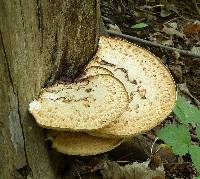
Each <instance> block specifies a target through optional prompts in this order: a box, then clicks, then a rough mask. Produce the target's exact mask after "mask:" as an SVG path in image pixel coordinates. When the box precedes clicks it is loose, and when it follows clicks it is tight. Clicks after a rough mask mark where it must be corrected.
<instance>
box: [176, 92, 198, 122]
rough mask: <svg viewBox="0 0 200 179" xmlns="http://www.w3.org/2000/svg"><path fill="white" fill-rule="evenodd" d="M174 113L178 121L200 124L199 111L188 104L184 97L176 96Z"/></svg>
mask: <svg viewBox="0 0 200 179" xmlns="http://www.w3.org/2000/svg"><path fill="white" fill-rule="evenodd" d="M173 111H174V113H175V114H176V116H177V117H178V119H179V120H180V121H181V122H182V123H184V124H188V123H199V124H200V110H198V108H197V107H195V106H193V105H191V104H189V103H188V102H187V101H186V99H185V98H184V97H181V96H179V95H178V96H177V101H176V106H175V108H174V110H173Z"/></svg>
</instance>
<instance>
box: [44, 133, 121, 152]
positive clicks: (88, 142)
mask: <svg viewBox="0 0 200 179" xmlns="http://www.w3.org/2000/svg"><path fill="white" fill-rule="evenodd" d="M47 136H48V138H50V139H51V140H52V143H53V144H52V147H53V148H55V149H56V150H57V151H58V152H61V153H64V154H68V155H80V156H88V155H96V154H100V153H104V152H107V151H110V150H112V149H114V148H115V147H117V146H119V145H120V144H121V143H122V141H123V140H122V139H117V138H116V139H112V138H102V137H95V136H91V135H88V134H85V133H83V132H61V131H55V130H51V131H49V132H48V133H47Z"/></svg>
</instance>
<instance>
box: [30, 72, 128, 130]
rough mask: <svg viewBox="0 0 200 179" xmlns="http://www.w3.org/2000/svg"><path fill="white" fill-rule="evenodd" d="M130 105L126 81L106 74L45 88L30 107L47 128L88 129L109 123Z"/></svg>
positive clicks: (38, 120) (31, 111)
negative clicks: (122, 81) (123, 81)
mask: <svg viewBox="0 0 200 179" xmlns="http://www.w3.org/2000/svg"><path fill="white" fill-rule="evenodd" d="M119 103H120V105H119ZM127 105H128V94H127V92H126V90H125V87H124V85H123V84H122V83H121V82H120V81H119V80H118V79H116V78H114V77H113V76H110V75H107V74H104V75H95V76H90V77H88V78H85V79H83V80H81V81H79V82H77V83H73V84H56V85H54V86H51V87H48V88H45V89H44V90H43V91H42V93H41V95H40V96H39V98H38V99H37V100H34V101H33V102H31V103H30V104H29V111H30V113H31V114H32V115H33V116H34V118H35V119H36V122H37V123H38V124H39V125H40V126H42V127H44V128H49V129H57V130H78V131H85V130H86V131H87V130H92V129H99V128H102V127H105V126H107V125H109V124H110V123H111V122H112V121H113V120H115V119H116V118H118V117H119V116H120V115H121V114H122V113H123V112H124V111H125V110H126V108H127Z"/></svg>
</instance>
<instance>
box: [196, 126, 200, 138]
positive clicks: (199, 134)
mask: <svg viewBox="0 0 200 179" xmlns="http://www.w3.org/2000/svg"><path fill="white" fill-rule="evenodd" d="M196 132H197V137H198V139H199V140H200V127H197V128H196Z"/></svg>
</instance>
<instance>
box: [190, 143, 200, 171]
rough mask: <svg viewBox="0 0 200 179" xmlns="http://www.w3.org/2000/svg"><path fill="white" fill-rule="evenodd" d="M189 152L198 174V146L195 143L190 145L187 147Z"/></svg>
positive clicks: (199, 166) (199, 152) (199, 165)
mask: <svg viewBox="0 0 200 179" xmlns="http://www.w3.org/2000/svg"><path fill="white" fill-rule="evenodd" d="M189 153H190V155H191V158H192V162H193V164H194V166H195V168H196V170H197V172H198V174H200V147H199V146H197V145H191V146H190V148H189Z"/></svg>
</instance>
